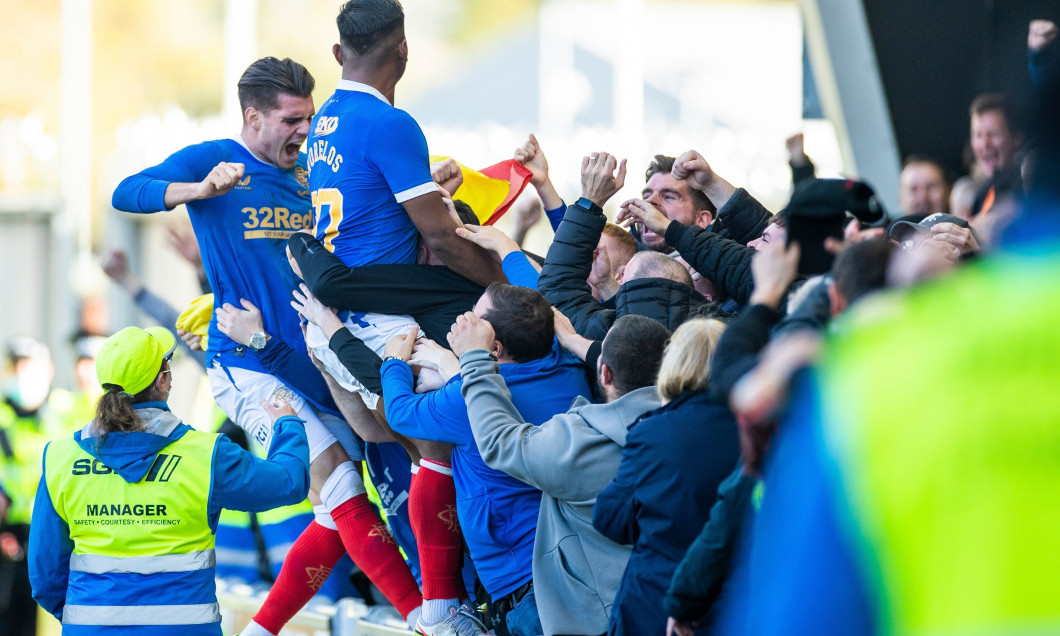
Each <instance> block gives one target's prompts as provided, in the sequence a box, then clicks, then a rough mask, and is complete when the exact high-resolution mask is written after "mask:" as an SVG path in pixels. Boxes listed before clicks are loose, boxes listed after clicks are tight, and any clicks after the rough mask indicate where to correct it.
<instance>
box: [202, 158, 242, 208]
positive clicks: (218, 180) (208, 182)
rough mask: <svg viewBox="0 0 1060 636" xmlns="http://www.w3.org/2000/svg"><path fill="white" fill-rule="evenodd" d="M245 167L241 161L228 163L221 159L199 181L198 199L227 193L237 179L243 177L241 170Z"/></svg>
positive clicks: (234, 185) (237, 181) (236, 182)
mask: <svg viewBox="0 0 1060 636" xmlns="http://www.w3.org/2000/svg"><path fill="white" fill-rule="evenodd" d="M245 169H246V166H244V165H243V164H241V163H228V162H226V161H222V162H221V163H219V164H217V165H216V166H214V168H213V170H211V171H210V174H208V175H206V178H205V179H203V180H202V183H200V187H201V190H200V196H199V198H200V199H209V198H211V197H219V196H221V195H222V194H228V192H230V191H231V190H232V188H234V187H236V186H237V185H238V184H239V180H240V179H242V178H243V171H244V170H245Z"/></svg>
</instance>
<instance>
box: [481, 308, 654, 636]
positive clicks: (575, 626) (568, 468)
mask: <svg viewBox="0 0 1060 636" xmlns="http://www.w3.org/2000/svg"><path fill="white" fill-rule="evenodd" d="M669 335H670V334H669V332H668V331H667V330H666V328H664V327H663V326H662V325H660V324H659V323H658V322H656V321H654V320H651V319H649V318H645V317H643V316H624V317H623V318H621V319H619V320H618V321H617V322H616V323H615V325H614V327H612V328H611V330H610V331H609V332H608V334H607V337H606V338H605V339H604V343H603V346H602V351H601V354H600V369H599V380H600V384H601V387H602V389H603V393H604V395H605V396H606V399H607V403H605V404H592V403H590V402H589V401H588V400H586V399H585V398H583V397H579V398H577V399H576V400H575V401H574V404H573V405H572V406H571V408H570V410H568V411H567V412H566V413H560V414H558V415H556V416H555V417H553V418H552V419H551V420H549V421H547V422H543V423H541V424H539V425H536V426H535V425H533V424H528V423H526V422H525V421H524V420H523V418H522V416H521V415H520V414H519V411H518V410H516V408H515V406H514V405H513V404H512V401H511V395H510V393H509V392H508V389H507V387H506V386H505V384H504V378H502V377H501V375H500V374H499V373H498V365H497V363H496V362H495V361H492V360H491V359H490V356H489V352H488V351H485V350H475V351H468V352H467V353H464V354H463V355H462V356H461V357H460V365H461V366H460V372H461V374H462V375H463V387H462V389H461V391H462V393H463V395H464V401H465V402H466V403H467V410H468V416H469V418H470V420H471V428H472V431H473V432H474V435H475V441H476V443H477V445H478V449H479V453H480V454H481V455H482V459H483V460H484V461H485V462H486V464H487V465H488V466H489V467H490V468H493V469H496V470H499V471H503V472H505V473H507V474H509V475H511V476H512V477H515V478H516V479H519V480H521V481H523V482H525V483H527V484H529V485H531V486H534V487H535V488H539V489H540V490H541V492H542V497H541V511H540V513H539V515H538V521H537V536H536V538H535V542H534V559H533V573H534V593H535V595H536V598H537V609H538V613H539V614H540V617H541V625H542V627H544V630H545V634H546V635H552V634H603V633H604V632H606V631H607V624H608V619H609V616H610V609H611V605H612V603H613V602H614V598H615V593H616V592H617V590H618V584H619V582H620V581H621V579H622V573H623V572H624V571H625V569H626V561H628V560H629V555H630V547H629V546H622V545H619V544H617V543H615V542H613V541H611V540H610V539H608V538H606V537H604V536H603V535H601V534H600V533H599V532H597V530H596V529H595V528H593V505H594V504H595V503H596V496H597V494H598V493H599V492H600V491H601V490H603V489H604V488H605V487H606V486H607V485H608V484H609V483H610V482H611V480H612V479H614V477H615V475H616V474H617V473H618V466H619V464H620V463H621V461H622V447H623V446H625V443H626V432H627V431H628V429H629V427H630V426H632V425H633V423H634V422H635V421H636V420H637V419H638V418H639V417H640V415H641V414H643V413H645V412H647V411H650V410H651V409H654V408H656V407H658V406H659V405H660V401H659V397H658V394H657V393H656V390H655V386H654V382H655V376H656V374H657V373H658V369H659V362H660V361H661V359H662V352H663V348H664V347H665V343H666V340H667V338H669ZM612 362H613V364H612Z"/></svg>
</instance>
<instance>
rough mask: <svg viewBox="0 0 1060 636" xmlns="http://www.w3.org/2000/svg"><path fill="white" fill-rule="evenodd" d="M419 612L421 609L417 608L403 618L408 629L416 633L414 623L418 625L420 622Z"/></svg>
mask: <svg viewBox="0 0 1060 636" xmlns="http://www.w3.org/2000/svg"><path fill="white" fill-rule="evenodd" d="M421 611H422V608H419V607H417V608H416V609H414V610H412V611H411V612H409V615H408V616H406V617H405V622H406V623H407V624H408V626H409V629H411V630H412V631H414V632H415V631H416V623H418V622H419V620H420V613H421ZM417 633H418V632H417Z"/></svg>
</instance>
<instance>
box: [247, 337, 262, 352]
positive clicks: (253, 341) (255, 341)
mask: <svg viewBox="0 0 1060 636" xmlns="http://www.w3.org/2000/svg"><path fill="white" fill-rule="evenodd" d="M250 348H251V349H253V350H255V351H260V350H261V349H264V348H265V334H263V333H256V334H254V335H253V336H251V337H250Z"/></svg>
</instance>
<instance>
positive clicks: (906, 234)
mask: <svg viewBox="0 0 1060 636" xmlns="http://www.w3.org/2000/svg"><path fill="white" fill-rule="evenodd" d="M939 223H953V224H954V225H956V226H958V227H963V228H968V229H969V230H970V231H971V232H972V236H974V237H975V240H976V241H978V240H979V235H978V234H976V232H975V230H974V229H972V228H971V226H970V225H968V221H966V220H964V219H962V218H961V217H959V216H954V215H952V214H945V213H942V212H936V213H935V214H931V215H929V216H926V217H924V219H923V220H922V221H920V222H919V223H913V222H912V221H907V220H899V221H895V222H894V224H893V225H891V229H889V230H888V231H887V236H888V237H889V238H892V239H894V240H896V241H898V242H899V243H901V242H903V241H906V240H909V239H911V238H913V235H915V234H930V233H931V228H932V227H934V226H936V225H938V224H939Z"/></svg>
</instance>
